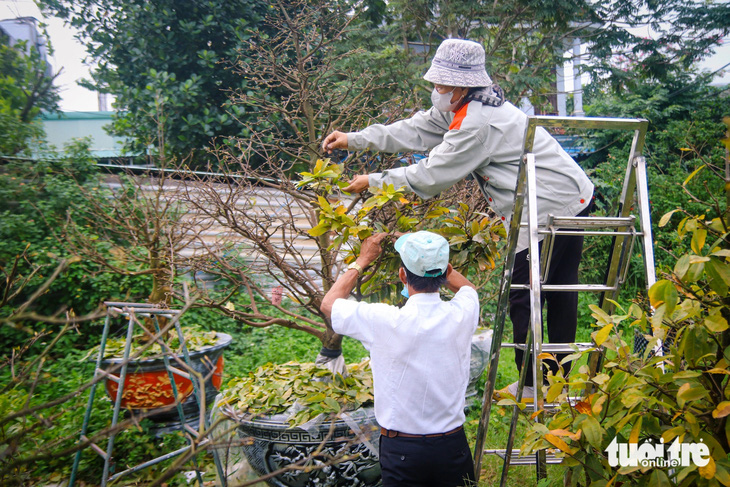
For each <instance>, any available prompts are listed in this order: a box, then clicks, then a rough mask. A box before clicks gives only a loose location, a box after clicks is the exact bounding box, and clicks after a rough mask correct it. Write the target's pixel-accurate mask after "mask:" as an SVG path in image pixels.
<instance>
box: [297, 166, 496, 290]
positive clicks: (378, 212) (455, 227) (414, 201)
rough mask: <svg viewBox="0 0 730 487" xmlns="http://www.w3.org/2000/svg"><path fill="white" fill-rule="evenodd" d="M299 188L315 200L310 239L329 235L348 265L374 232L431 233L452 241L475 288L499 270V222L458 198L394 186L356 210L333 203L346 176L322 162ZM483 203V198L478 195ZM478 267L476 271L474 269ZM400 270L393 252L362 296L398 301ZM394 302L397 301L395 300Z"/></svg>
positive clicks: (455, 260)
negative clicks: (433, 196) (429, 197)
mask: <svg viewBox="0 0 730 487" xmlns="http://www.w3.org/2000/svg"><path fill="white" fill-rule="evenodd" d="M300 175H301V176H302V180H301V181H300V182H299V183H298V186H300V187H306V188H308V189H311V190H313V191H314V192H315V194H317V200H316V204H315V205H314V207H315V209H316V211H317V214H318V217H319V223H318V224H317V225H316V226H315V227H313V228H312V229H311V230H310V231H309V234H310V235H312V236H320V235H324V234H326V233H329V234H330V235H331V244H330V247H329V248H330V249H333V248H334V249H338V250H344V251H345V257H344V261H345V262H352V261H354V260H355V259H356V257H357V254H358V252H359V247H360V241H361V240H362V239H365V238H367V237H369V236H370V235H372V234H373V233H376V232H385V233H395V232H410V231H417V230H419V229H429V230H431V231H433V232H436V233H439V234H441V235H443V236H444V237H446V238H447V239H448V240H449V245H450V246H451V252H452V257H451V259H450V260H451V263H452V265H454V267H455V268H458V269H462V270H463V271H464V272H467V270H468V271H470V272H471V274H472V275H473V276H474V277H475V282H482V281H485V282H486V281H487V280H488V276H491V272H492V271H494V270H495V269H496V267H497V261H498V260H499V255H500V250H501V249H500V247H499V244H500V243H501V242H502V241H503V240H504V239H505V238H506V231H505V229H504V226H503V225H502V223H501V221H500V220H499V219H498V218H496V217H489V216H487V215H486V214H485V213H482V212H480V211H477V210H476V209H475V208H474V206H475V205H472V204H469V203H473V202H467V201H464V200H461V199H460V198H459V197H458V196H457V197H456V198H454V200H455V201H454V202H450V201H447V200H446V199H438V198H437V199H432V200H429V201H428V202H425V201H423V200H421V198H419V197H418V196H416V195H414V194H409V193H406V192H405V191H404V188H395V187H393V185H392V184H389V185H384V186H383V187H382V188H370V191H371V192H372V196H370V197H369V198H367V199H366V200H365V201H363V202H362V204H361V205H360V206H359V207H353V205H352V204H351V203H350V201H349V197H347V196H344V195H343V197H342V198H339V199H335V198H334V197H333V195H332V193H331V191H330V190H329V188H335V187H342V186H344V185H345V183H344V181H342V179H341V178H342V176H343V170H342V168H341V167H340V166H339V165H337V164H333V163H332V162H331V161H330V160H329V159H326V160H318V161H317V164H316V170H315V171H313V172H312V173H301V174H300ZM479 197H480V195H479ZM474 263H476V266H472V264H474ZM398 267H400V257H398V256H397V254H396V253H395V252H385V253H384V255H383V257H382V258H381V259H379V262H378V265H376V266H374V268H373V269H372V270H371V271H370V272H367V273H366V274H368V275H367V277H365V278H364V279H363V281H362V286H361V291H362V292H363V293H364V294H368V295H371V297H372V298H373V299H386V300H392V299H396V300H399V299H400V298H398V297H397V293H395V292H394V288H395V286H396V285H398V283H394V282H393V281H394V276H395V275H396V272H397V270H398ZM394 296H396V297H395V298H394Z"/></svg>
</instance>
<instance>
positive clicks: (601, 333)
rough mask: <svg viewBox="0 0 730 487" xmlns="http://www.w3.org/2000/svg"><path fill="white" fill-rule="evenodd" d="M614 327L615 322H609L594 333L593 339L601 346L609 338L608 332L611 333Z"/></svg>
mask: <svg viewBox="0 0 730 487" xmlns="http://www.w3.org/2000/svg"><path fill="white" fill-rule="evenodd" d="M612 329H613V323H609V324H607V325H605V326H604V327H603V328H601V329H600V330H598V331H597V332H595V333H593V340H594V341H595V342H596V345H598V346H601V345H602V344H603V342H605V341H606V339H607V338H608V334H609V333H611V330H612Z"/></svg>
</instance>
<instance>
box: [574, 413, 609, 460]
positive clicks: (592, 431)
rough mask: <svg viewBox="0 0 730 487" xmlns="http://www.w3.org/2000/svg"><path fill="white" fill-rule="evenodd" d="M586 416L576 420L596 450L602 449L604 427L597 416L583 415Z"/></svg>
mask: <svg viewBox="0 0 730 487" xmlns="http://www.w3.org/2000/svg"><path fill="white" fill-rule="evenodd" d="M581 416H584V417H583V418H582V420H581V419H579V420H577V421H576V424H579V425H580V429H581V430H582V431H583V435H584V436H585V438H586V440H588V443H590V444H591V446H593V447H594V448H595V449H596V450H599V451H600V450H601V441H602V440H603V435H604V433H605V431H604V429H603V428H602V427H601V425H600V423H599V422H598V420H597V419H596V418H594V417H593V416H590V415H587V414H586V415H581Z"/></svg>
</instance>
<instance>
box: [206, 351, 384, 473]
mask: <svg viewBox="0 0 730 487" xmlns="http://www.w3.org/2000/svg"><path fill="white" fill-rule="evenodd" d="M372 387H373V379H372V372H371V371H370V367H369V362H368V361H367V360H365V361H363V362H361V363H359V364H355V365H351V366H350V367H349V368H348V375H347V377H343V376H342V375H339V374H333V373H332V371H330V370H329V369H327V368H325V367H322V366H318V365H316V364H313V363H305V364H303V363H296V362H289V363H286V364H280V365H274V364H267V365H265V366H263V367H261V368H259V369H258V370H257V371H255V372H251V373H250V374H249V375H248V376H247V377H243V378H234V379H232V380H231V381H230V383H229V384H228V387H227V388H226V389H225V391H224V393H223V395H222V396H223V397H222V399H221V400H220V401H219V405H220V407H221V409H222V411H223V413H224V414H225V415H226V416H228V417H229V418H232V419H233V420H234V421H235V422H236V423H237V424H238V427H237V436H239V438H241V439H242V441H241V442H239V444H243V445H245V446H244V447H243V448H242V450H243V453H244V455H245V457H246V459H247V460H248V463H249V464H250V465H251V466H252V468H253V470H254V471H255V472H256V474H258V475H260V476H265V477H267V478H269V483H270V484H272V485H275V486H278V487H283V486H292V485H311V484H315V483H316V484H319V485H361V486H370V485H377V484H378V483H379V480H380V467H379V464H378V452H377V446H376V445H377V444H378V442H377V439H378V437H379V435H380V428H379V427H378V425H377V423H376V421H375V413H374V410H373V407H372V406H373V390H372Z"/></svg>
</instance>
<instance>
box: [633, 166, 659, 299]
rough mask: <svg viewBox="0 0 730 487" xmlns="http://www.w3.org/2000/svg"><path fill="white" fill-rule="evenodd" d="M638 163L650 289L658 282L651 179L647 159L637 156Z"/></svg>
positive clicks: (643, 233)
mask: <svg viewBox="0 0 730 487" xmlns="http://www.w3.org/2000/svg"><path fill="white" fill-rule="evenodd" d="M634 164H635V165H636V197H637V199H638V202H639V225H640V226H641V233H642V235H643V238H642V243H643V244H644V267H645V273H646V288H647V289H649V288H650V287H651V286H652V285H654V283H655V282H656V267H655V263H654V240H653V237H652V233H651V208H650V207H649V181H648V178H647V173H646V159H645V158H644V156H637V157H636V158H635V159H634Z"/></svg>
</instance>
